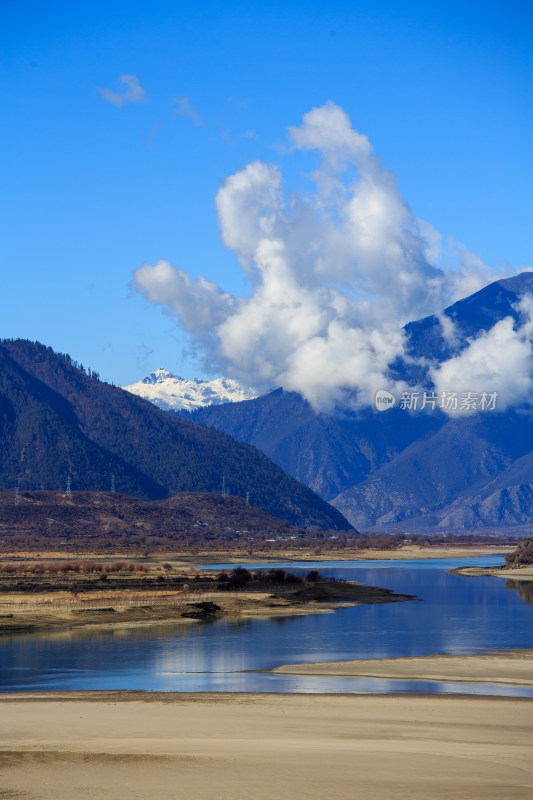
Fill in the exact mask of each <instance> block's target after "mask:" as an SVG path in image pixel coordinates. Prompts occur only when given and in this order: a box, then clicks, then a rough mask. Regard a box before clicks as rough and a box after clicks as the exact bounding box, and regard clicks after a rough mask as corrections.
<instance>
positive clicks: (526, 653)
mask: <svg viewBox="0 0 533 800" xmlns="http://www.w3.org/2000/svg"><path fill="white" fill-rule="evenodd" d="M272 672H275V673H278V674H280V675H329V676H337V677H342V678H386V679H388V680H419V681H444V682H449V681H452V682H455V683H493V684H507V685H516V686H533V650H498V651H496V652H487V653H479V654H476V655H439V654H435V655H430V656H425V657H422V658H381V659H368V660H366V661H329V662H328V661H324V662H321V663H315V664H286V665H284V666H281V667H277V668H276V669H274V670H272Z"/></svg>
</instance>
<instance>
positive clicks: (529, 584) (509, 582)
mask: <svg viewBox="0 0 533 800" xmlns="http://www.w3.org/2000/svg"><path fill="white" fill-rule="evenodd" d="M505 588H506V589H511V590H512V591H514V592H516V593H517V594H518V597H519V598H520V600H522V601H523V602H524V603H533V581H515V580H513V579H512V578H507V579H506V581H505Z"/></svg>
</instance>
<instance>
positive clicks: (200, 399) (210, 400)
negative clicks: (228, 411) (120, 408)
mask: <svg viewBox="0 0 533 800" xmlns="http://www.w3.org/2000/svg"><path fill="white" fill-rule="evenodd" d="M122 388H123V389H125V390H126V391H127V392H131V394H136V395H138V396H139V397H143V398H144V399H145V400H150V402H152V403H154V405H156V406H159V408H162V409H163V410H164V411H175V412H180V411H194V410H195V409H197V408H203V407H204V406H214V405H221V404H222V403H236V402H239V401H241V400H252V399H253V398H254V397H257V393H256V392H253V391H252V390H251V389H248V388H247V387H246V386H242V385H241V384H240V383H239V382H238V381H234V380H232V379H231V378H223V377H221V378H215V379H214V380H212V381H206V380H198V379H197V378H193V379H192V380H187V379H185V378H180V377H179V376H177V375H174V374H173V373H172V372H170V371H169V370H168V369H164V368H163V367H160V368H159V369H156V370H155V371H154V372H151V373H150V374H149V375H146V376H145V377H144V378H142V379H141V380H140V381H138V382H137V383H132V384H130V385H129V386H123V387H122Z"/></svg>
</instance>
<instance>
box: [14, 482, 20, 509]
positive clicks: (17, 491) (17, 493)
mask: <svg viewBox="0 0 533 800" xmlns="http://www.w3.org/2000/svg"><path fill="white" fill-rule="evenodd" d="M19 503H20V497H19V485H18V483H17V486H16V488H15V505H16V506H18V504H19Z"/></svg>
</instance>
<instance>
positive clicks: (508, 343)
mask: <svg viewBox="0 0 533 800" xmlns="http://www.w3.org/2000/svg"><path fill="white" fill-rule="evenodd" d="M520 308H521V311H522V312H523V314H524V319H523V323H522V324H521V325H516V324H515V321H514V319H513V318H512V317H506V318H505V319H502V320H500V321H499V322H497V323H496V324H495V325H494V326H493V327H492V328H491V329H490V330H488V331H487V332H485V333H482V334H481V335H480V336H478V337H476V338H475V339H472V340H471V341H470V343H469V344H468V346H467V347H466V348H465V349H464V350H463V351H462V352H461V353H459V355H457V356H455V357H453V358H450V359H448V360H447V361H444V362H443V363H442V364H440V366H439V367H437V368H434V369H432V370H430V375H431V378H432V380H433V382H434V384H435V388H436V391H437V392H438V393H439V394H440V393H441V392H457V393H463V392H474V393H476V394H477V395H478V396H481V394H482V393H483V392H485V393H486V394H487V395H490V394H492V393H493V392H496V393H497V399H496V402H495V410H497V411H504V410H505V409H506V408H508V407H509V406H514V405H517V404H520V403H522V402H523V401H524V400H528V401H529V402H531V399H532V390H533V358H532V356H533V350H532V341H531V340H532V338H533V298H526V299H524V300H523V301H522V303H521V304H520ZM449 413H450V414H451V415H454V414H456V415H461V414H465V413H473V412H468V411H465V410H462V409H461V408H460V407H459V408H458V409H457V410H456V411H454V410H453V409H452V410H451V411H450V412H449Z"/></svg>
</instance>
